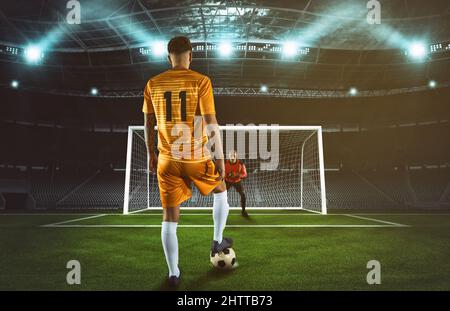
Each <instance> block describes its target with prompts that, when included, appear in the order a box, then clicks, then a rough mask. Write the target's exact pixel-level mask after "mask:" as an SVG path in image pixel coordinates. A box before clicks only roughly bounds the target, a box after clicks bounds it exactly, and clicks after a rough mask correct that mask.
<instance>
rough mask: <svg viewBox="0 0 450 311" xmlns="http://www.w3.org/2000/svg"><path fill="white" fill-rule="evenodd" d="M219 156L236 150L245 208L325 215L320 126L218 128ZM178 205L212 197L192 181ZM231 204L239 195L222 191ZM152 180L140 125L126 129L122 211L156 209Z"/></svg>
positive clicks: (207, 203)
mask: <svg viewBox="0 0 450 311" xmlns="http://www.w3.org/2000/svg"><path fill="white" fill-rule="evenodd" d="M220 129H221V137H222V141H223V148H224V155H225V157H226V158H228V157H229V154H230V151H232V150H236V151H237V156H238V158H239V160H240V161H242V162H243V163H244V164H245V166H246V168H247V174H248V177H247V178H246V179H244V180H243V181H242V185H243V187H244V190H245V194H246V201H247V208H250V209H264V208H266V209H268V208H272V209H304V210H308V211H311V212H317V213H322V214H326V212H327V209H326V197H325V174H324V162H323V148H322V129H321V127H320V126H273V125H272V126H261V125H260V126H221V127H220ZM192 192H193V195H192V198H191V199H189V200H188V201H186V202H184V203H183V204H182V208H212V205H213V196H212V195H209V196H202V195H201V194H200V193H199V191H198V190H197V189H196V188H195V186H193V185H192ZM228 201H229V204H230V207H231V208H235V209H239V208H240V196H239V194H238V193H237V192H236V191H235V190H234V189H233V188H231V189H230V190H229V191H228ZM159 208H161V201H160V198H159V190H158V181H157V177H156V175H153V174H151V173H149V171H148V160H147V151H146V146H145V136H144V127H143V126H130V127H129V129H128V146H127V161H126V174H125V196H124V208H123V213H124V214H128V213H133V212H138V211H141V210H144V209H159Z"/></svg>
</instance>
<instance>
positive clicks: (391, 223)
mask: <svg viewBox="0 0 450 311" xmlns="http://www.w3.org/2000/svg"><path fill="white" fill-rule="evenodd" d="M345 216H348V217H353V218H357V219H364V220H369V221H374V222H379V223H382V224H388V225H392V226H395V227H409V226H408V225H403V224H399V223H396V222H390V221H385V220H380V219H376V218H369V217H363V216H357V215H352V214H345Z"/></svg>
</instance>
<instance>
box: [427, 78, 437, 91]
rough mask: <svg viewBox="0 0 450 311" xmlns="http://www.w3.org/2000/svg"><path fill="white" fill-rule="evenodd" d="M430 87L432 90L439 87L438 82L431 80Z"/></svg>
mask: <svg viewBox="0 0 450 311" xmlns="http://www.w3.org/2000/svg"><path fill="white" fill-rule="evenodd" d="M428 86H429V87H430V88H432V89H434V88H435V87H436V86H437V82H436V81H434V80H431V81H430V82H428Z"/></svg>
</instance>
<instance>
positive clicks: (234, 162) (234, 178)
mask: <svg viewBox="0 0 450 311" xmlns="http://www.w3.org/2000/svg"><path fill="white" fill-rule="evenodd" d="M244 178H247V169H246V168H245V165H244V163H242V162H241V161H239V159H238V158H237V152H236V150H233V151H231V153H230V158H229V160H228V161H226V163H225V182H226V184H227V190H228V189H230V188H231V187H234V189H236V191H237V192H238V193H239V195H240V196H241V208H242V211H241V214H242V216H244V217H247V216H248V214H247V212H246V211H245V202H246V198H245V191H244V186H243V185H242V180H243V179H244Z"/></svg>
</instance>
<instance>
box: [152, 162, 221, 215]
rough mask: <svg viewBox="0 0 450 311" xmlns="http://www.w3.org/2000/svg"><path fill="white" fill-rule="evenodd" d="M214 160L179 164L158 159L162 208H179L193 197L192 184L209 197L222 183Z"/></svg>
mask: <svg viewBox="0 0 450 311" xmlns="http://www.w3.org/2000/svg"><path fill="white" fill-rule="evenodd" d="M218 177H219V174H218V173H217V171H216V166H215V164H214V162H213V161H212V160H205V161H201V162H179V161H174V160H170V159H165V158H162V157H160V158H159V159H158V185H159V194H160V196H161V203H162V207H163V208H166V207H177V206H179V205H180V204H181V203H183V202H184V201H186V200H188V199H190V198H191V197H192V189H191V182H193V183H194V185H195V186H196V187H197V189H198V190H199V191H200V193H201V194H202V195H208V194H209V193H210V192H211V191H212V190H213V189H214V188H216V187H217V186H218V185H219V184H220V183H221V181H220V180H217V178H218Z"/></svg>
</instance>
